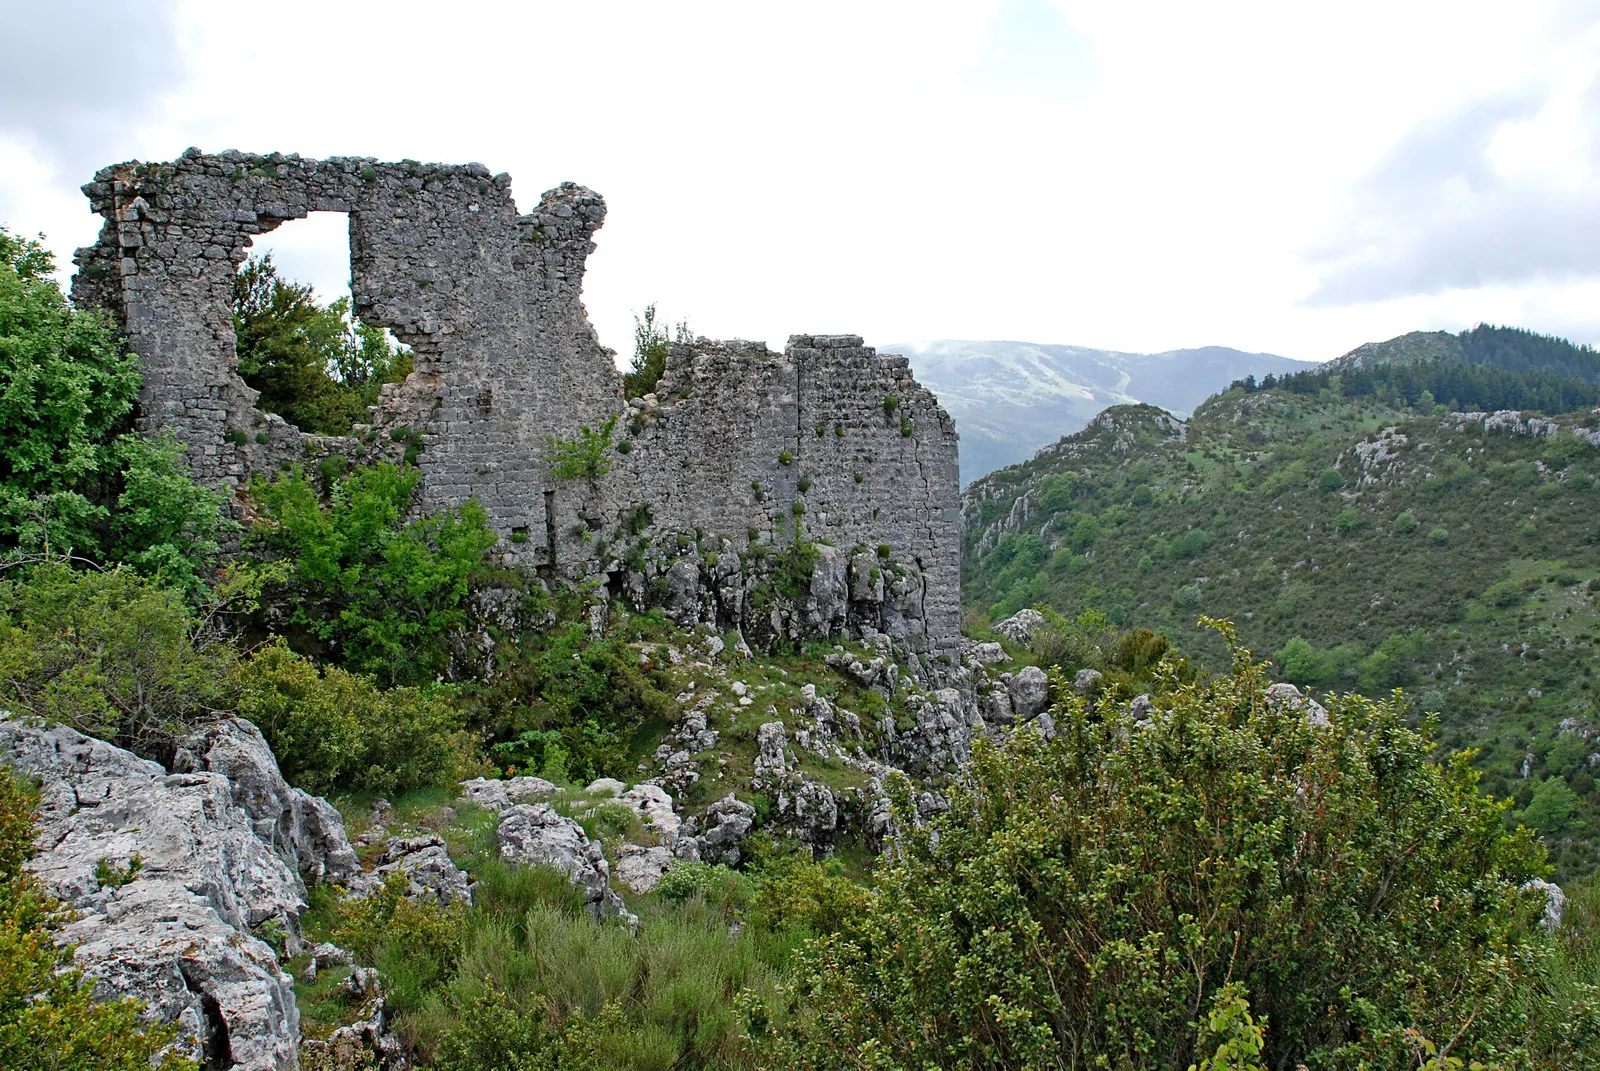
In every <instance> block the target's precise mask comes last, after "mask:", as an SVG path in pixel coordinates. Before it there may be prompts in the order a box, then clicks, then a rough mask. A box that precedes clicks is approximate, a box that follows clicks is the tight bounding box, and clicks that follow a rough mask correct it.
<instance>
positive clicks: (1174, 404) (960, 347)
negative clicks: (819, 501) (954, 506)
mask: <svg viewBox="0 0 1600 1071" xmlns="http://www.w3.org/2000/svg"><path fill="white" fill-rule="evenodd" d="M881 349H882V352H885V353H900V354H904V355H905V356H906V357H907V358H909V359H910V361H911V367H912V370H913V371H914V372H915V374H916V377H917V380H918V381H919V382H920V383H922V384H923V385H924V386H926V387H928V388H929V389H931V390H932V391H933V392H934V393H935V394H936V395H938V397H939V401H940V404H942V405H943V406H944V408H945V410H946V411H947V412H948V413H949V414H950V415H951V416H952V417H954V418H955V421H956V428H957V430H958V431H959V432H960V433H961V482H962V484H963V485H965V484H967V483H970V482H971V481H972V480H975V479H977V478H978V477H980V476H982V475H984V474H985V473H988V472H992V471H994V470H995V469H998V468H1003V467H1005V466H1006V465H1012V464H1016V463H1018V462H1020V461H1025V460H1027V459H1028V458H1030V457H1032V456H1033V453H1034V451H1036V450H1038V449H1039V448H1040V447H1041V446H1045V445H1047V444H1049V443H1052V442H1055V441H1056V440H1057V439H1060V438H1061V437H1062V436H1064V435H1070V434H1072V433H1073V432H1076V431H1079V430H1081V429H1083V428H1084V427H1085V426H1086V425H1087V424H1088V423H1089V421H1090V420H1092V419H1093V418H1094V416H1095V414H1097V413H1099V412H1100V411H1102V410H1104V409H1106V408H1108V407H1110V406H1113V405H1133V404H1139V403H1148V404H1151V405H1157V406H1160V407H1161V408H1163V409H1166V410H1168V411H1169V412H1172V413H1175V414H1177V415H1178V416H1180V417H1186V416H1188V415H1189V413H1190V412H1192V411H1193V410H1194V408H1195V407H1196V406H1198V405H1199V404H1200V403H1201V402H1202V401H1204V400H1205V399H1206V398H1208V397H1209V396H1211V395H1212V394H1214V393H1216V392H1217V391H1220V390H1223V389H1225V388H1226V387H1227V386H1228V384H1229V383H1230V382H1232V381H1233V380H1235V379H1239V378H1242V377H1244V376H1247V375H1255V376H1258V377H1260V376H1266V375H1280V376H1281V375H1285V374H1293V373H1294V372H1299V371H1304V370H1305V369H1307V368H1312V367H1315V366H1314V365H1312V364H1310V363H1308V362H1305V361H1296V360H1291V359H1290V358H1288V357H1280V356H1278V355H1277V354H1272V353H1246V352H1244V351H1242V350H1236V349H1231V348H1229V347H1227V346H1202V347H1199V348H1196V349H1182V350H1168V351H1166V352H1164V353H1129V352H1124V351H1120V350H1104V349H1094V348H1091V347H1087V346H1067V345H1049V344H1043V343H1035V342H1017V341H1007V340H995V341H966V340H953V339H945V340H939V341H933V342H911V343H901V344H897V345H892V346H884V347H882V348H881Z"/></svg>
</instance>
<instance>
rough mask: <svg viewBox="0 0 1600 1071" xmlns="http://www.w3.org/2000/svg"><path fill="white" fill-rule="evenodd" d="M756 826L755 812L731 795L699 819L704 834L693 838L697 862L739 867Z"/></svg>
mask: <svg viewBox="0 0 1600 1071" xmlns="http://www.w3.org/2000/svg"><path fill="white" fill-rule="evenodd" d="M755 824H756V809H755V808H754V807H752V806H750V804H748V803H745V802H743V801H742V800H738V799H735V798H734V795H733V793H731V792H730V793H728V794H727V795H726V796H724V797H722V799H720V800H717V801H716V802H715V803H713V804H712V805H711V806H710V807H707V808H706V812H705V814H703V815H701V817H700V819H699V829H700V830H701V832H700V833H699V834H698V835H697V836H695V837H694V838H693V839H694V844H695V847H696V850H697V851H698V853H699V854H698V858H699V859H700V860H701V861H703V862H707V863H721V864H723V865H725V866H738V865H739V860H740V859H741V858H742V853H741V851H740V845H742V844H743V843H744V841H745V838H747V837H748V836H750V832H751V831H752V830H753V829H755Z"/></svg>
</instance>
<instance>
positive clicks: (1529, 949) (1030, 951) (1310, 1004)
mask: <svg viewBox="0 0 1600 1071" xmlns="http://www.w3.org/2000/svg"><path fill="white" fill-rule="evenodd" d="M1228 638H1229V640H1230V642H1231V641H1232V635H1231V630H1229V632H1228ZM1268 681H1269V678H1267V677H1266V676H1265V673H1264V667H1263V666H1261V665H1258V664H1255V663H1254V662H1253V661H1252V660H1251V659H1250V657H1249V654H1248V652H1245V651H1243V650H1241V649H1239V648H1237V647H1235V659H1234V665H1233V671H1232V673H1231V674H1228V675H1224V676H1221V677H1218V678H1214V679H1211V680H1205V681H1198V682H1193V683H1177V682H1175V681H1170V680H1169V681H1168V684H1169V687H1167V688H1159V687H1158V688H1157V689H1155V694H1156V699H1155V705H1154V709H1153V710H1151V711H1149V712H1148V713H1144V714H1142V715H1139V716H1135V715H1133V714H1131V713H1129V712H1126V711H1125V710H1123V709H1121V708H1120V707H1118V706H1113V705H1111V704H1104V705H1102V706H1101V707H1100V708H1099V709H1096V710H1091V709H1090V708H1089V706H1088V705H1087V703H1086V702H1085V701H1084V700H1083V699H1082V698H1081V697H1078V696H1077V695H1075V693H1074V692H1073V690H1072V689H1070V688H1065V687H1062V688H1059V689H1058V690H1057V692H1058V694H1060V695H1061V696H1062V699H1061V701H1060V703H1059V704H1058V705H1057V707H1056V708H1055V709H1054V710H1053V711H1052V715H1053V717H1054V719H1055V732H1056V736H1055V738H1054V739H1053V740H1050V741H1046V740H1045V739H1044V738H1043V737H1041V736H1040V735H1039V734H1037V733H1035V732H1032V731H1022V732H1019V733H1017V734H1015V735H1013V736H1012V737H1011V738H1010V739H1009V741H1006V742H1003V743H993V742H990V741H989V740H987V739H980V740H977V741H975V742H974V749H973V761H972V765H971V768H970V771H969V774H968V776H966V777H965V778H963V779H962V780H961V781H958V782H956V783H955V784H953V785H952V786H951V789H950V793H949V810H948V811H947V812H945V813H943V814H942V815H939V816H937V817H934V818H931V819H923V818H920V817H919V815H918V812H917V809H916V805H915V798H914V793H913V792H912V791H911V787H910V785H909V784H908V783H907V782H905V781H903V780H902V781H897V782H895V783H894V785H893V787H892V788H891V792H892V795H893V797H894V807H893V813H892V821H893V824H894V827H895V828H897V829H898V830H900V831H901V832H900V836H899V838H898V840H897V841H896V846H895V851H893V852H891V853H890V854H889V855H887V856H886V857H885V860H886V863H885V865H884V866H883V867H882V868H881V869H880V870H879V871H878V872H877V873H876V874H875V875H874V880H875V883H876V886H877V887H876V889H875V891H874V893H873V895H872V897H871V899H870V902H869V905H868V906H867V908H866V909H865V910H864V912H863V913H862V917H861V919H860V920H858V921H853V922H850V923H848V924H846V925H845V926H844V927H843V929H842V930H841V931H840V932H838V933H836V934H833V935H831V936H828V937H825V938H823V939H821V940H819V941H817V942H816V943H814V944H813V945H812V946H810V947H809V948H808V949H807V950H806V951H805V952H803V953H802V954H801V955H800V957H799V958H800V963H799V968H798V970H797V972H796V975H795V979H794V989H793V993H792V997H791V999H790V1000H789V1002H788V1003H786V1004H785V1006H784V1007H783V1008H782V1009H781V1011H780V1013H779V1015H778V1016H777V1017H776V1019H774V1020H773V1021H774V1022H781V1023H782V1025H781V1026H778V1027H774V1028H773V1029H772V1030H771V1032H770V1034H769V1035H768V1037H767V1041H768V1044H769V1045H770V1049H769V1053H770V1060H769V1062H768V1064H767V1066H772V1067H779V1066H782V1067H793V1068H822V1067H838V1066H870V1067H877V1068H885V1069H889V1068H895V1069H910V1068H916V1069H918V1071H921V1069H925V1068H955V1067H975V1068H1038V1069H1044V1068H1057V1067H1125V1068H1170V1067H1186V1066H1188V1065H1190V1064H1191V1063H1198V1062H1199V1060H1200V1059H1201V1058H1204V1057H1206V1056H1209V1055H1211V1054H1213V1053H1215V1054H1216V1055H1215V1056H1214V1057H1213V1059H1212V1065H1211V1066H1213V1067H1216V1066H1230V1061H1235V1062H1234V1063H1232V1065H1233V1066H1238V1065H1239V1064H1243V1065H1244V1066H1249V1065H1250V1064H1251V1063H1253V1062H1254V1061H1255V1059H1256V1051H1259V1053H1260V1057H1261V1058H1260V1062H1261V1064H1262V1065H1264V1066H1267V1067H1273V1068H1292V1067H1294V1066H1296V1065H1297V1064H1298V1063H1304V1064H1306V1065H1307V1066H1308V1067H1316V1068H1333V1067H1352V1068H1353V1067H1356V1066H1358V1065H1359V1066H1365V1067H1375V1068H1376V1067H1383V1068H1396V1069H1398V1068H1401V1067H1408V1066H1409V1067H1415V1066H1417V1064H1416V1063H1415V1062H1412V1057H1413V1054H1414V1053H1415V1051H1416V1048H1417V1046H1416V1044H1414V1042H1415V1041H1416V1039H1417V1038H1419V1037H1420V1038H1442V1039H1445V1040H1446V1041H1447V1042H1449V1041H1450V1039H1454V1041H1453V1043H1451V1044H1449V1045H1448V1051H1450V1052H1452V1053H1453V1054H1454V1055H1457V1056H1459V1057H1462V1058H1464V1059H1481V1060H1501V1059H1503V1060H1504V1062H1505V1063H1506V1064H1508V1065H1513V1066H1525V1065H1528V1064H1538V1065H1540V1066H1545V1065H1548V1066H1558V1065H1563V1064H1564V1061H1563V1059H1562V1058H1560V1057H1557V1056H1552V1055H1551V1054H1550V1053H1548V1052H1545V1053H1534V1052H1532V1051H1530V1049H1531V1048H1532V1047H1533V1046H1534V1045H1540V1046H1557V1047H1559V1046H1560V1045H1562V1044H1565V1042H1563V1041H1562V1040H1561V1038H1562V1037H1563V1036H1564V1034H1563V1030H1564V1028H1563V1027H1561V1026H1560V1025H1559V1023H1558V1021H1557V1020H1559V1018H1560V1016H1562V1015H1564V1014H1567V1010H1568V1009H1567V1006H1563V1007H1562V1008H1560V1009H1557V1008H1555V1007H1554V1006H1552V1004H1551V1002H1548V1001H1544V1000H1543V998H1540V997H1538V996H1537V992H1538V986H1539V972H1540V970H1541V969H1543V966H1542V965H1543V964H1545V963H1546V959H1545V957H1546V955H1547V953H1548V950H1549V948H1550V947H1551V945H1550V939H1549V938H1548V937H1547V935H1545V934H1543V933H1542V932H1541V931H1540V929H1539V927H1538V925H1537V918H1538V915H1539V911H1540V909H1541V906H1542V903H1541V901H1540V899H1539V898H1538V897H1536V896H1534V895H1532V894H1529V893H1524V892H1522V891H1521V889H1520V887H1521V885H1522V884H1523V883H1524V882H1525V881H1527V880H1529V879H1530V878H1532V877H1535V876H1538V875H1540V874H1542V873H1543V872H1544V855H1543V851H1542V850H1541V849H1539V847H1538V846H1537V844H1536V843H1534V842H1533V841H1532V839H1531V838H1530V837H1529V835H1528V834H1527V833H1526V832H1524V831H1519V832H1514V833H1508V832H1506V831H1505V829H1504V828H1503V826H1502V821H1501V818H1502V814H1503V811H1504V805H1503V804H1500V803H1496V802H1495V801H1493V800H1491V799H1489V798H1488V797H1485V796H1483V795H1480V794H1479V792H1478V790H1477V783H1476V782H1477V775H1476V774H1475V773H1474V772H1473V771H1472V769H1471V767H1470V765H1469V762H1468V759H1467V758H1465V757H1462V756H1454V757H1452V758H1451V759H1449V760H1448V761H1446V762H1443V763H1439V762H1434V761H1432V760H1431V758H1430V752H1431V750H1432V747H1433V745H1432V743H1431V741H1430V740H1429V737H1428V731H1427V728H1426V727H1424V729H1423V730H1418V729H1414V728H1412V727H1411V726H1410V725H1409V724H1408V723H1407V712H1406V710H1405V706H1404V704H1403V703H1400V702H1396V701H1392V700H1380V701H1373V700H1369V699H1366V698H1363V697H1360V696H1344V697H1340V698H1335V699H1332V700H1330V702H1329V705H1328V720H1327V723H1326V724H1320V719H1319V723H1313V722H1312V721H1310V720H1309V719H1307V718H1306V717H1305V716H1304V714H1303V713H1302V712H1301V710H1300V709H1299V708H1298V707H1296V706H1295V705H1292V704H1288V703H1283V702H1281V701H1274V700H1271V699H1269V698H1268V697H1267V695H1266V687H1267V684H1268ZM1230 983H1232V984H1233V985H1235V986H1237V989H1236V990H1234V991H1233V992H1232V993H1230V992H1229V990H1228V986H1229V984H1230ZM1234 997H1237V998H1239V999H1242V1000H1246V1001H1248V1010H1249V1011H1250V1012H1253V1013H1254V1015H1255V1020H1254V1023H1255V1024H1256V1025H1259V1026H1260V1027H1261V1029H1262V1045H1261V1047H1260V1048H1259V1050H1257V1049H1256V1047H1255V1045H1254V1044H1253V1043H1252V1042H1251V1041H1250V1032H1249V1031H1248V1030H1247V1029H1246V1030H1235V1031H1228V1030H1225V1029H1222V1028H1223V1026H1224V1025H1225V1023H1226V1021H1227V1020H1228V1019H1229V1018H1230V1015H1231V1018H1232V1020H1233V1022H1234V1024H1235V1025H1236V1026H1240V1027H1243V1026H1244V1024H1245V1023H1246V1019H1244V1018H1243V1017H1241V1016H1240V1015H1239V1012H1240V1010H1241V1009H1240V1006H1239V1005H1238V1004H1237V1003H1234V1002H1233V1001H1234ZM1208 1008H1209V1009H1211V1010H1212V1012H1213V1016H1214V1018H1213V1019H1212V1020H1211V1022H1212V1023H1213V1024H1214V1025H1213V1027H1212V1030H1216V1031H1218V1032H1220V1033H1222V1034H1224V1035H1225V1036H1224V1037H1223V1038H1221V1039H1219V1038H1218V1037H1217V1036H1215V1034H1213V1033H1212V1030H1205V1029H1203V1028H1197V1023H1198V1022H1199V1021H1200V1020H1201V1019H1202V1016H1203V1015H1204V1014H1205V1012H1206V1011H1207V1009H1208ZM1230 1008H1231V1009H1232V1011H1231V1013H1230ZM1583 1014H1586V1015H1591V1016H1592V1011H1591V1012H1585V1013H1583ZM785 1016H787V1018H786V1019H785V1018H784V1017H785ZM1582 1032H1583V1031H1582V1030H1580V1029H1578V1028H1576V1027H1575V1028H1573V1029H1572V1034H1573V1035H1574V1036H1576V1035H1578V1034H1580V1033H1582ZM1230 1033H1231V1035H1232V1037H1233V1038H1234V1039H1235V1041H1236V1042H1242V1043H1237V1044H1233V1045H1231V1046H1224V1045H1219V1044H1218V1042H1219V1040H1222V1041H1224V1042H1226V1041H1227V1036H1226V1035H1229V1034H1230ZM1588 1036H1592V1035H1588ZM1530 1038H1536V1039H1538V1040H1536V1041H1531V1040H1530ZM1225 1048H1226V1049H1227V1051H1224V1049H1225Z"/></svg>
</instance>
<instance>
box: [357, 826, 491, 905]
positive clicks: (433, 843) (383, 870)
mask: <svg viewBox="0 0 1600 1071" xmlns="http://www.w3.org/2000/svg"><path fill="white" fill-rule="evenodd" d="M374 862H375V863H376V866H374V868H373V869H372V871H371V872H370V873H369V874H366V875H364V876H363V880H362V882H361V889H360V890H358V892H359V893H367V892H370V891H371V890H373V889H375V888H377V887H378V886H379V885H380V884H382V883H383V882H384V881H386V880H387V879H388V877H389V875H391V874H399V875H401V876H402V877H404V878H405V879H406V896H407V897H409V898H410V899H412V900H419V901H423V902H429V903H437V904H442V905H444V906H446V907H448V906H449V905H451V904H470V903H471V902H472V885H471V883H470V882H469V881H468V880H467V875H466V874H465V873H463V872H462V871H461V869H460V868H459V867H457V866H456V864H455V863H454V862H453V861H452V860H451V858H450V853H449V851H447V850H446V848H445V844H444V841H443V840H441V839H439V838H438V837H432V836H428V837H395V838H393V839H391V840H390V841H389V843H388V845H386V846H385V847H384V849H383V851H382V853H380V854H379V855H378V857H377V859H375V860H374Z"/></svg>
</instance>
